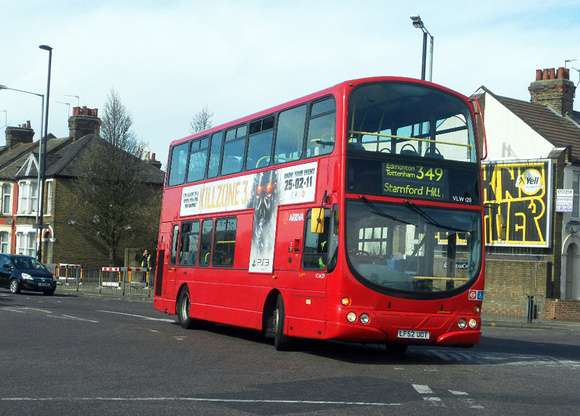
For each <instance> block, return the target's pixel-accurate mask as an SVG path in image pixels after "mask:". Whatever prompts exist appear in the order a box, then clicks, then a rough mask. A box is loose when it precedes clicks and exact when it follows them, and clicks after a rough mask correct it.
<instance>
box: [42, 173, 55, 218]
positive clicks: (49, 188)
mask: <svg viewBox="0 0 580 416" xmlns="http://www.w3.org/2000/svg"><path fill="white" fill-rule="evenodd" d="M44 187H45V188H44V191H45V193H46V197H45V198H46V199H45V201H46V205H45V206H44V215H52V207H53V204H54V182H53V181H52V180H49V181H46V183H45V185H44Z"/></svg>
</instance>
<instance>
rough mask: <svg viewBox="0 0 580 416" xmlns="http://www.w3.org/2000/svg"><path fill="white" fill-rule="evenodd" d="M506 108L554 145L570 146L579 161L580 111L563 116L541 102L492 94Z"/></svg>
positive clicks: (574, 157) (572, 154) (571, 151)
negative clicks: (569, 115) (536, 102)
mask: <svg viewBox="0 0 580 416" xmlns="http://www.w3.org/2000/svg"><path fill="white" fill-rule="evenodd" d="M494 97H495V98H497V99H498V100H499V101H500V102H501V103H502V104H503V105H504V106H505V107H506V108H508V109H509V110H510V111H511V112H512V113H514V114H515V115H516V116H518V117H519V118H520V119H521V120H522V121H523V122H524V123H526V124H527V125H528V126H530V127H531V128H532V129H534V130H535V131H536V132H537V133H538V134H540V135H541V136H542V137H543V138H545V139H546V140H547V141H549V142H550V143H552V145H554V147H570V155H571V157H572V159H573V160H575V161H580V126H579V123H578V122H577V121H576V120H574V118H575V119H577V120H580V113H578V112H576V111H575V112H574V113H575V114H572V115H571V117H563V116H561V115H559V114H558V113H556V112H555V111H553V110H552V109H550V108H549V107H546V106H545V105H542V104H535V103H530V102H527V101H522V100H516V99H514V98H509V97H501V96H498V95H494Z"/></svg>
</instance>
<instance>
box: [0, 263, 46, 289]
mask: <svg viewBox="0 0 580 416" xmlns="http://www.w3.org/2000/svg"><path fill="white" fill-rule="evenodd" d="M0 286H3V287H7V288H9V289H10V292H12V293H19V292H20V290H34V291H36V292H44V294H45V295H49V296H50V295H54V291H55V289H56V281H55V280H54V278H53V277H52V273H51V272H50V271H49V270H48V269H47V268H46V266H45V265H44V264H42V263H40V262H39V261H38V260H36V259H35V258H34V257H29V256H19V255H14V254H0Z"/></svg>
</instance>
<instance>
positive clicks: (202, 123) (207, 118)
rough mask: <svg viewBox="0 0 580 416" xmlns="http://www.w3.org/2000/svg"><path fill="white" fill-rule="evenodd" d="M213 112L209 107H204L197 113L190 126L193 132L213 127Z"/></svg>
mask: <svg viewBox="0 0 580 416" xmlns="http://www.w3.org/2000/svg"><path fill="white" fill-rule="evenodd" d="M212 117H213V113H210V112H209V110H208V109H207V107H204V108H202V109H201V110H200V111H198V112H197V113H195V114H194V115H193V117H192V119H191V123H190V127H191V132H192V133H197V132H200V131H204V130H207V129H210V128H211V127H212V121H211V119H212Z"/></svg>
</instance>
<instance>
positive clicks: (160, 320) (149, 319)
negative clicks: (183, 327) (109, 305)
mask: <svg viewBox="0 0 580 416" xmlns="http://www.w3.org/2000/svg"><path fill="white" fill-rule="evenodd" d="M97 312H102V313H111V314H114V315H123V316H132V317H134V318H141V319H145V320H146V321H158V322H175V321H174V320H173V319H168V318H152V317H150V316H145V315H137V314H134V313H125V312H116V311H102V310H99V311H97Z"/></svg>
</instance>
